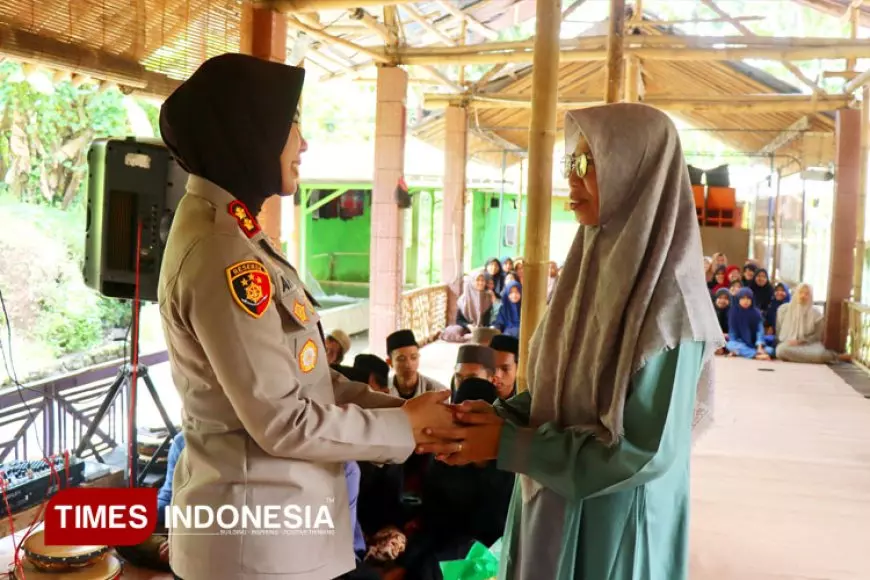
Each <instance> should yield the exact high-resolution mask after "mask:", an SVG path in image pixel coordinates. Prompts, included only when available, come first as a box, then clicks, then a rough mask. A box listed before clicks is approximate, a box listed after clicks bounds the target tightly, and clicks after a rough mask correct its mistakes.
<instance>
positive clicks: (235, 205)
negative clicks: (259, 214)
mask: <svg viewBox="0 0 870 580" xmlns="http://www.w3.org/2000/svg"><path fill="white" fill-rule="evenodd" d="M227 211H228V212H229V214H230V215H231V216H233V217H234V218H236V221H237V222H239V228H241V230H242V232H243V233H244V234H245V235H246V236H247V237H248V239H250V238H253V237H254V236H256V235H257V234H258V233H260V224H258V223H257V220H256V219H255V218H254V216H253V215H251V212H250V210H248V206H246V205H245V204H243V203H242V202H240V201H239V200H237V199H234V200H233V201H231V202H230V203H229V205H227Z"/></svg>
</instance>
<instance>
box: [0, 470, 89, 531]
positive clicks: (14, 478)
mask: <svg viewBox="0 0 870 580" xmlns="http://www.w3.org/2000/svg"><path fill="white" fill-rule="evenodd" d="M53 465H54V469H55V471H56V474H53V473H52V470H51V469H50V468H49V465H48V460H46V459H38V460H36V461H19V460H14V461H9V462H7V463H4V464H2V465H0V479H2V480H3V484H2V485H5V487H6V493H5V496H6V501H0V517H2V516H6V515H8V512H7V511H6V503H7V502H8V503H9V509H10V510H11V511H12V513H13V514H14V513H16V512H19V511H21V510H26V509H28V508H31V507H33V506H35V505H39V504H40V503H42V502H43V501H44V500H46V499H48V498H49V497H51V496H53V495H54V494H55V493H57V491H58V490H59V489H66V488H68V487H76V486H78V485H81V484H82V483H83V482H84V480H85V475H84V474H85V462H84V461H82V460H81V459H78V458H76V457H70V458H69V467H68V468H67V467H66V466H65V465H64V458H63V457H62V456H61V457H55V458H54V461H53ZM58 479H60V483H58Z"/></svg>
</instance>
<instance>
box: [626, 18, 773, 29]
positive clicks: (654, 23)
mask: <svg viewBox="0 0 870 580" xmlns="http://www.w3.org/2000/svg"><path fill="white" fill-rule="evenodd" d="M759 20H765V17H764V16H732V17H731V18H691V19H688V20H638V21H637V22H632V23H631V26H643V27H656V26H674V25H677V26H685V25H686V24H717V23H721V22H727V23H729V24H730V23H731V22H732V21H734V22H758V21H759Z"/></svg>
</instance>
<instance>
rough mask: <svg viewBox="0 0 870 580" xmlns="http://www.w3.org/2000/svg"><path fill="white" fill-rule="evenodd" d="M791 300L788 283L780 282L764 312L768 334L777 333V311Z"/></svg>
mask: <svg viewBox="0 0 870 580" xmlns="http://www.w3.org/2000/svg"><path fill="white" fill-rule="evenodd" d="M789 302H791V292H790V291H789V289H788V286H787V285H786V284H783V283H782V282H778V283H777V284H776V286H774V289H773V300H771V301H770V306H768V307H767V311H766V312H765V313H764V326H765V327H766V328H765V331H766V332H767V334H768V335H771V334H774V335H775V334H776V313H777V312H778V311H779V308H780V307H781V306H782V305H783V304H788V303H789Z"/></svg>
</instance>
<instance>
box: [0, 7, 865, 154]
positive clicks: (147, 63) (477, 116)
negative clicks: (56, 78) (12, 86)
mask: <svg viewBox="0 0 870 580" xmlns="http://www.w3.org/2000/svg"><path fill="white" fill-rule="evenodd" d="M796 1H797V2H800V3H803V4H806V5H811V6H813V7H814V8H816V9H818V10H821V11H825V12H828V13H832V14H839V13H845V11H847V10H848V9H849V6H850V5H851V4H854V2H852V0H796ZM583 2H584V0H574V2H573V4H571V5H570V7H569V8H568V9H567V10H566V11H565V12H563V15H567V13H570V12H572V11H575V16H576V15H578V14H580V12H576V11H577V9H578V8H580V6H581V5H582V4H583ZM698 2H699V3H701V4H704V5H706V6H707V7H708V9H709V10H712V11H713V13H714V14H718V15H719V16H721V17H722V21H729V22H731V23H732V25H733V26H734V27H735V28H736V29H737V30H738V32H741V24H740V19H739V18H737V19H734V18H731V17H730V16H728V15H727V14H724V13H723V12H722V11H721V10H720V9H719V8H718V7H717V6H716V5H715V4H713V2H714V0H698ZM242 3H243V0H0V57H9V58H15V59H19V60H22V61H25V62H31V63H34V64H37V65H44V66H48V67H54V68H57V69H58V70H61V71H67V72H74V73H79V74H82V75H86V76H89V77H92V78H95V79H97V80H101V81H105V82H112V83H116V84H118V85H120V86H121V88H122V90H128V91H137V92H140V93H144V94H151V95H157V96H165V95H166V94H168V93H169V92H170V91H171V90H172V89H173V88H174V87H175V86H177V83H178V80H179V79H183V78H186V77H187V76H188V75H189V74H190V73H191V72H192V71H193V70H194V69H195V68H196V67H197V66H198V65H199V63H200V62H202V61H203V60H204V59H206V58H208V57H211V56H213V55H216V54H220V53H222V52H228V51H229V52H232V51H237V50H238V47H239V27H240V20H241V13H242V10H243V6H242ZM261 3H263V4H270V5H271V6H272V7H273V8H275V9H279V10H283V11H285V12H287V15H288V36H289V38H288V56H289V55H291V54H295V53H294V50H293V49H294V45H295V44H296V42H297V38H298V37H300V36H305V37H307V38H308V44H309V45H308V48H307V50H306V52H305V63H306V66H307V67H311V68H315V69H317V70H318V72H319V74H320V81H319V82H327V81H328V80H329V79H332V78H336V77H341V76H351V77H355V78H364V79H365V78H368V79H371V78H373V77H374V75H375V71H376V69H375V66H376V65H379V64H389V63H394V62H399V63H401V62H402V61H403V56H402V55H403V54H405V52H404V51H408V54H410V53H411V52H412V51H414V50H417V51H421V50H423V51H425V50H427V49H432V50H433V51H435V52H438V51H439V50H440V51H448V50H465V49H464V48H463V46H465V45H466V44H467V45H468V46H469V47H472V48H473V47H476V46H484V43H492V42H493V41H503V40H505V38H504V34H503V33H504V31H505V30H506V29H510V28H512V27H516V26H517V25H519V24H521V23H524V22H527V21H528V20H529V19H530V18H532V17H533V16H534V11H535V1H534V0H436V1H427V2H422V1H420V2H409V1H404V2H403V1H400V0H387V1H386V2H384V1H382V2H377V1H376V0H347V1H345V0H284V1H271V2H265V1H264V2H261ZM325 4H328V5H329V8H328V9H322V10H315V9H316V8H318V7H321V6H324V5H325ZM385 4H386V5H385ZM566 4H568V3H566ZM857 10H859V12H858V13H857V14H858V18H859V19H861V21H862V22H864V21H865V19H867V20H870V6H868V5H864V6H860V5H859V6H858V8H857ZM646 16H647V18H646V19H645V20H646V21H647V22H646V23H645V24H644V23H641V25H640V26H638V27H637V28H636V29H635V30H634V32H635V33H636V34H637V33H641V34H642V37H643V39H651V38H652V37H656V36H659V37H661V38H665V37H662V36H661V35H662V34H663V32H662V31H663V30H666V31H667V34H668V35H671V37H673V35H675V34H676V35H679V28H678V27H677V26H676V25H671V26H668V27H667V28H663V27H661V26H657V25H658V24H661V22H660V21H658V20H653V18H654V17H652V16H650V15H649V14H647V15H646ZM636 22H637V21H635V23H636ZM514 30H516V29H514ZM597 30H598V32H597V34H602V32H601V31H604V30H606V23H602V24H601V25H600V26H598V27H597ZM743 32H744V33H745V32H746V30H745V28H744V30H743ZM589 34H596V32H595V30H593V31H591V32H590V33H589ZM512 35H513V36H515V33H512ZM748 36H751V34H750V35H748ZM631 38H632V39H635V38H637V37H636V36H632V37H631ZM661 38H660V40H661ZM732 38H733V37H732ZM581 40H582V37H581ZM587 40H588V39H587ZM749 40H752V39H749ZM756 40H758V39H757V38H756ZM753 44H755V42H748V41H747V44H746V46H744V47H743V48H740V47H738V48H739V49H740V50H754V49H753ZM486 46H491V44H486ZM741 46H742V44H741ZM714 48H716V47H714V46H713V45H710V48H707V49H705V50H708V51H709V50H713V49H714ZM829 48H830V50H829V54H832V53H831V51H833V53H838V51H840V50H841V48H838V47H836V46H834V47H829ZM846 48H848V47H846ZM854 48H855V47H852V49H854ZM644 50H647V52H646V53H644V54H645V55H648V54H651V53H650V49H649V48H647V49H644ZM664 50H665V51H668V50H670V51H671V57H664V58H660V57H653V56H650V58H648V59H647V58H646V57H643V58H642V59H641V61H640V62H641V64H642V78H643V85H644V96H643V98H644V99H646V100H649V101H650V102H654V103H657V102H658V101H657V100H656V99H665V100H667V99H679V98H682V97H685V96H686V95H691V96H692V97H695V98H703V97H710V98H717V99H720V100H721V99H722V97H727V96H733V97H734V101H739V100H740V97H741V96H743V98H744V99H749V98H750V97H749V96H753V98H760V97H763V96H764V95H771V96H775V95H783V94H784V95H789V94H791V95H794V96H798V95H797V94H798V93H800V92H801V91H802V90H803V92H804V93H807V89H806V86H804V87H800V88H799V87H796V86H790V85H787V84H785V83H783V82H782V81H781V80H779V79H777V78H776V77H773V76H772V75H769V74H766V73H763V72H762V71H760V70H758V69H754V68H752V67H750V66H749V65H747V64H745V63H744V62H742V61H733V62H728V61H723V60H721V59H719V60H716V59H715V57H714V58H712V59H711V58H709V56H707V57H703V58H704V60H685V59H684V58H679V59H676V60H675V59H674V57H678V56H679V54H678V52H679V49H676V48H675V49H670V48H665V49H664ZM762 50H767V49H766V48H763V49H762ZM812 50H814V49H812ZM652 51H653V52H655V47H653V49H652ZM580 52H581V53H582V52H583V51H582V50H581V51H580ZM587 52H589V53H590V54H591V53H592V52H595V50H592V51H591V52H590V51H587ZM695 52H698V51H697V50H696V51H695ZM684 54H688V53H684ZM729 54H730V53H729ZM849 54H854V50H853V52H852V53H849ZM861 56H863V53H861ZM867 56H870V53H868V55H867ZM691 58H694V57H691ZM698 58H702V57H700V56H699V57H698ZM738 58H743V57H738ZM409 60H412V59H410V58H409ZM460 60H461V59H460ZM510 60H511V59H506V62H504V63H499V64H496V65H493V66H491V67H490V69H489V71H490V72H488V73H486V74H485V75H484V77H483V78H480V77H477V78H470V76H469V77H468V78H466V77H465V76H464V74H465V72H464V70H463V72H461V73H460V72H459V70H460V67H458V66H456V65H455V64H453V65H442V64H431V65H422V64H421V65H410V66H407V68H408V70H409V74H410V78H411V81H412V82H413V83H419V84H426V85H428V86H429V87H430V88H429V89H427V91H428V92H432V93H435V94H436V96H437V95H443V96H444V97H445V98H463V96H464V95H474V96H479V97H486V96H487V95H495V96H499V95H501V96H504V95H510V96H511V97H512V98H517V97H519V98H522V99H525V100H528V99H527V98H528V96H529V95H530V93H531V66H530V65H529V64H527V62H528V61H527V60H526V61H523V60H522V59H515V62H509V61H510ZM563 60H568V59H567V58H566V59H563ZM575 60H577V61H576V62H563V63H562V65H561V69H560V71H561V74H560V81H559V90H560V99H566V100H569V101H570V100H571V99H577V100H587V101H588V100H594V99H596V98H600V95H601V93H602V87H603V85H604V62H603V61H602V60H601V59H600V58H598V57H596V56H594V55H593V56H589V55H588V54H580V55H579V56H576V55H575ZM853 60H854V59H853ZM787 66H789V65H787ZM469 70H470V69H469ZM792 70H794V69H792ZM469 75H470V73H469ZM802 81H804V84H805V85H807V84H812V81H810V80H809V79H806V78H803V79H802ZM817 96H818V95H817ZM827 97H828V95H821V96H819V98H820V99H822V100H823V99H824V98H827ZM799 98H802V97H799ZM837 98H839V99H840V100H839V101H837V102H838V103H841V104H840V105H838V106H845V104H847V103H848V101H847V100H845V97H844V96H841V97H837ZM830 108H831V106H828V107H827V108H825V107H819V109H820V111H810V112H801V111H788V110H784V109H783V107H780V106H777V107H774V108H772V109H771V108H768V109H769V110H768V109H766V110H767V112H763V111H760V110H759V111H752V112H750V113H739V114H738V113H735V112H727V111H722V110H716V108H715V107H713V108H711V107H705V106H703V103H702V104H701V105H699V106H697V107H693V108H691V109H690V110H688V107H686V106H685V103H684V106H683V107H681V109H680V110H678V111H675V113H674V114H676V115H678V116H679V117H681V118H682V119H684V120H685V121H686V122H688V123H689V124H691V125H693V126H695V127H696V128H699V129H709V130H711V131H712V132H713V133H714V134H715V136H716V137H717V138H719V139H720V140H721V141H723V142H725V143H727V144H728V145H730V146H732V147H734V148H735V149H738V150H740V151H761V150H765V147H768V146H769V145H770V144H771V142H775V141H776V139H777V138H779V139H781V140H782V142H783V143H785V144H784V145H781V149H780V152H786V153H788V152H791V153H792V154H794V153H795V152H797V153H799V152H800V151H799V149H800V146H801V141H802V140H791V139H789V138H788V135H789V134H790V133H789V131H790V132H791V133H794V134H798V132H803V133H813V134H815V133H820V134H826V133H827V134H829V133H831V131H832V130H833V121H832V116H831V115H830V114H829V113H827V112H822V111H826V110H828V109H830ZM529 113H530V111H529V109H528V108H527V106H526V107H524V106H517V105H516V104H513V105H511V106H505V107H500V106H498V105H492V104H490V105H487V106H486V107H483V106H470V109H469V129H470V136H469V155H470V156H474V157H476V158H478V159H480V160H483V161H486V162H490V163H493V164H496V165H500V164H501V162H502V152H503V151H511V152H520V153H521V152H522V151H523V150H525V149H526V147H527V145H528V143H527V141H528V129H527V128H528V124H529V119H530V116H529ZM560 125H561V119H560ZM717 130H718V132H717ZM779 131H786V133H782V134H778V132H779ZM412 132H413V133H414V134H416V135H417V136H419V137H420V138H422V139H424V140H426V141H428V142H430V143H432V144H435V145H439V146H440V145H443V137H444V134H443V133H444V127H443V121H442V120H441V114H440V111H438V110H437V108H433V110H431V111H429V113H428V115H427V116H426V117H425V118H424V120H423V122H422V123H420V124H419V125H418V126H417V127H414V128H412ZM783 137H785V139H783ZM831 143H832V141H831V140H830V139H827V140H826V139H820V140H818V139H817V140H816V141H815V145H814V146H815V147H816V148H817V149H819V150H820V151H821V150H824V151H825V153H819V154H818V156H819V157H820V158H821V157H825V156H826V155H828V153H829V150H830V149H831ZM519 158H520V157H519V155H517V154H514V153H511V154H510V155H509V156H508V162H509V163H514V162H516V161H517V160H518V159H519Z"/></svg>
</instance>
